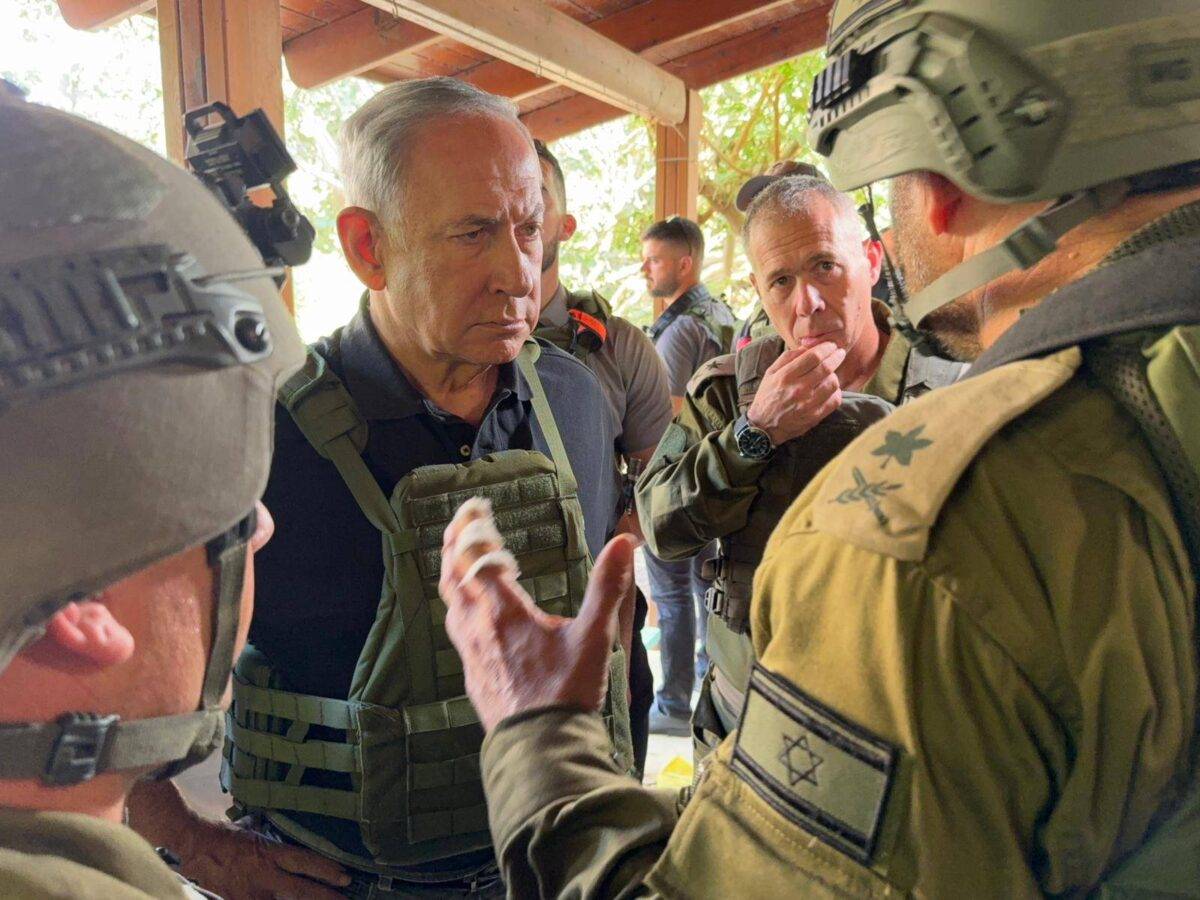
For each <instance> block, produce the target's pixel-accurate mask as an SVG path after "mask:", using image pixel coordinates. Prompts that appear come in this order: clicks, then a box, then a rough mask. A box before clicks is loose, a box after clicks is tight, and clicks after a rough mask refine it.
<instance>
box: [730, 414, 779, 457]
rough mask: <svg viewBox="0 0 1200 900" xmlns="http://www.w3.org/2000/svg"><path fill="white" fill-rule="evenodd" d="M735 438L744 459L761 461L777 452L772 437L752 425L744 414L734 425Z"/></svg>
mask: <svg viewBox="0 0 1200 900" xmlns="http://www.w3.org/2000/svg"><path fill="white" fill-rule="evenodd" d="M733 438H734V440H735V441H737V448H738V453H739V454H741V456H742V457H743V458H744V459H752V460H755V461H761V460H764V459H766V458H767V457H768V456H770V455H771V454H772V453H774V452H775V445H774V444H772V443H771V436H770V435H768V434H767V433H766V432H765V431H763V430H762V429H761V428H759V427H758V426H756V425H751V424H750V420H749V419H747V418H746V414H745V413H742V414H741V415H740V416H739V417H738V419H737V421H736V422H734V423H733Z"/></svg>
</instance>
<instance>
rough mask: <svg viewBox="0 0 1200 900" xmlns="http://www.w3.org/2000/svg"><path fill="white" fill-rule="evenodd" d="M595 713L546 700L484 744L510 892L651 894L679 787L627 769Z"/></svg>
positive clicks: (495, 832) (496, 835)
mask: <svg viewBox="0 0 1200 900" xmlns="http://www.w3.org/2000/svg"><path fill="white" fill-rule="evenodd" d="M607 746H608V734H607V732H606V731H605V730H604V725H603V723H602V722H601V720H600V718H599V717H598V716H596V715H595V714H588V713H582V712H577V711H573V710H566V709H545V710H539V711H535V712H533V713H530V714H526V715H519V716H513V717H511V718H509V719H506V720H505V721H504V722H501V723H500V725H499V726H498V727H497V728H496V729H495V730H494V731H493V732H492V733H491V734H489V735H488V737H487V739H486V740H485V741H484V744H483V752H482V769H483V782H484V788H485V790H486V792H487V798H488V817H489V820H490V824H491V829H492V837H493V840H494V843H495V846H496V852H497V857H498V859H499V861H500V867H501V871H502V872H503V875H504V881H505V883H506V884H507V886H508V892H509V896H510V897H531V898H532V897H545V898H552V897H579V898H592V897H595V898H599V897H645V896H650V894H649V893H648V892H647V891H646V889H645V888H644V887H643V881H644V880H645V877H646V874H647V873H648V872H649V871H650V869H651V868H652V867H653V866H654V864H655V863H656V862H657V861H658V858H659V856H660V855H661V854H662V850H663V847H665V846H666V843H667V839H668V838H669V837H670V835H671V830H672V829H673V828H674V826H675V822H676V819H677V813H676V792H673V791H653V790H649V789H647V788H644V787H642V786H641V785H639V784H638V783H637V782H636V781H633V780H632V779H630V778H629V777H628V776H626V775H624V774H621V773H619V772H618V771H617V770H616V769H615V768H614V766H613V764H612V761H611V758H610V757H609V756H608V755H607V753H606V752H605V751H604V749H603V748H606V747H607Z"/></svg>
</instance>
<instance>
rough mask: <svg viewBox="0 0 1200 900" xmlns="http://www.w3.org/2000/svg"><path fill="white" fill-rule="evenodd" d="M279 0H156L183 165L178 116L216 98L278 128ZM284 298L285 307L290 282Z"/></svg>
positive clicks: (172, 132) (169, 119) (171, 141)
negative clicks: (262, 114)
mask: <svg viewBox="0 0 1200 900" xmlns="http://www.w3.org/2000/svg"><path fill="white" fill-rule="evenodd" d="M281 34H282V32H281V30H280V25H279V0H158V35H159V37H158V41H159V48H160V51H161V54H162V75H163V112H164V114H165V116H166V126H167V127H166V136H167V155H168V156H170V157H171V159H173V160H175V161H176V162H178V163H181V164H182V163H183V160H184V151H185V148H186V146H187V135H186V132H185V131H184V127H183V115H184V113H185V112H186V111H187V110H189V109H194V108H196V107H197V106H202V105H204V104H206V103H212V102H213V101H216V100H220V101H222V102H224V103H226V104H228V105H229V107H230V109H232V110H233V111H234V113H235V114H237V115H244V114H246V113H248V112H249V111H250V110H252V109H254V108H255V107H262V108H263V110H265V111H266V114H267V118H269V119H270V120H271V124H272V125H274V126H275V128H276V130H278V131H279V133H280V135H282V134H283V64H282V61H281V58H280V52H279V51H280V47H281V42H282V38H281ZM283 297H284V302H285V303H287V305H288V309H292V303H293V300H292V290H291V281H290V280H289V281H288V283H287V284H286V285H285V287H284V291H283Z"/></svg>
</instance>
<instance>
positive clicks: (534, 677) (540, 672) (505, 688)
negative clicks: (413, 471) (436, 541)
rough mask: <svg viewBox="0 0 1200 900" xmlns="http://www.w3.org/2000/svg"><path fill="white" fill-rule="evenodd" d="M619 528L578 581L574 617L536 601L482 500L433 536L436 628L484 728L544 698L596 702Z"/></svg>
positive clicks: (588, 705) (619, 587)
mask: <svg viewBox="0 0 1200 900" xmlns="http://www.w3.org/2000/svg"><path fill="white" fill-rule="evenodd" d="M634 546H635V541H634V540H633V538H632V537H630V536H629V535H619V536H617V537H615V538H613V539H612V540H611V541H609V543H608V546H607V547H605V548H604V552H602V553H601V554H600V558H599V559H597V560H596V566H595V568H594V569H593V570H592V576H591V578H590V579H589V581H588V587H587V593H586V594H585V595H584V599H583V605H582V607H581V608H580V611H579V615H578V616H576V617H575V618H574V619H565V618H562V617H560V616H552V615H549V614H548V613H545V612H543V611H542V610H540V609H538V608H537V606H536V605H535V604H534V602H533V600H532V599H531V598H530V596H529V595H528V594H527V593H525V591H524V590H523V589H522V588H521V586H520V585H519V584H518V583H517V578H518V576H519V573H518V572H517V567H516V563H515V561H514V560H513V558H512V557H511V556H510V555H509V554H508V553H507V552H506V551H505V550H504V548H503V545H502V541H501V538H500V535H499V533H498V532H497V531H496V529H495V526H494V525H493V524H492V519H491V506H490V504H488V503H487V502H486V501H484V500H469V501H467V502H466V503H464V504H463V505H462V507H461V508H460V509H459V511H458V513H457V514H456V515H455V517H454V520H453V521H452V522H451V523H450V525H449V527H448V528H447V529H446V534H445V537H444V539H443V545H442V550H443V555H442V578H441V583H440V585H439V587H440V590H441V595H442V599H443V600H444V601H445V603H446V607H447V614H446V631H447V632H448V633H449V635H450V639H451V640H452V641H453V642H454V646H455V647H456V648H458V653H459V655H460V656H461V657H462V661H463V670H464V673H465V677H466V684H467V694H468V695H469V696H470V698H471V701H472V703H474V704H475V709H476V711H477V712H478V713H479V718H480V721H481V722H482V723H483V727H484V729H485V730H488V731H490V730H491V729H492V728H494V727H495V726H496V725H497V724H498V723H499V722H500V721H501V720H502V719H505V718H508V717H509V716H512V715H516V714H517V713H522V712H526V711H529V710H534V709H540V708H543V707H549V706H572V707H576V708H579V709H587V710H594V709H599V708H600V704H601V702H602V701H603V699H604V692H605V689H606V688H607V686H608V660H609V653H610V651H611V648H612V645H613V637H614V635H615V633H616V616H615V613H616V611H617V609H618V607H619V606H620V605H621V603H622V601H623V599H624V598H625V597H626V596H627V595H628V593H629V586H630V584H631V583H632V580H633V548H634Z"/></svg>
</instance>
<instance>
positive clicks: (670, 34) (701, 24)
mask: <svg viewBox="0 0 1200 900" xmlns="http://www.w3.org/2000/svg"><path fill="white" fill-rule="evenodd" d="M793 2H794V0H646V2H645V3H639V4H637V5H635V6H631V7H629V8H628V9H623V10H621V11H620V12H617V13H613V14H612V15H611V16H608V17H606V18H603V19H597V20H596V21H594V22H589V23H588V28H590V29H592V30H593V31H595V32H596V33H597V34H599V35H603V36H604V37H606V38H608V39H609V40H611V41H616V42H617V43H618V44H620V45H621V46H622V47H624V48H625V49H626V50H629V51H631V52H633V53H638V54H643V53H645V52H646V51H647V50H651V49H656V50H657V49H661V48H663V47H664V46H665V45H668V44H672V43H675V42H678V41H685V40H691V39H694V38H696V37H699V36H700V35H703V34H706V33H708V32H711V31H714V30H716V29H718V28H725V27H727V26H729V25H732V24H735V23H737V22H740V21H742V20H743V19H745V18H747V17H749V16H753V15H762V14H763V13H765V12H770V11H771V10H773V9H777V8H779V7H782V6H787V5H788V4H790V3H793ZM458 77H459V78H461V79H462V80H463V81H469V82H470V83H471V84H474V85H476V86H477V87H480V88H482V89H483V90H485V91H489V92H491V93H493V94H501V95H503V96H505V97H511V98H513V99H514V100H524V99H525V98H527V97H531V96H533V95H535V94H538V93H540V92H542V91H545V90H549V89H553V88H555V87H557V84H556V83H555V82H553V81H551V80H550V79H548V78H542V77H541V76H539V75H537V74H535V73H533V72H531V71H529V70H528V69H522V68H519V67H518V66H514V65H512V64H511V63H507V62H504V61H503V60H499V59H496V60H492V61H490V62H486V63H484V64H483V65H481V66H477V67H476V68H474V69H471V70H469V71H467V72H463V73H462V74H460V75H459V76H458Z"/></svg>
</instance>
